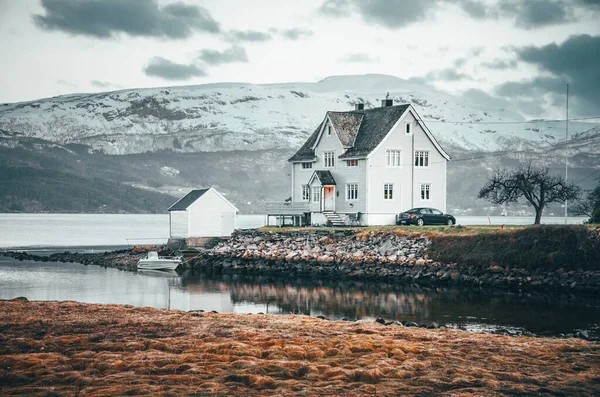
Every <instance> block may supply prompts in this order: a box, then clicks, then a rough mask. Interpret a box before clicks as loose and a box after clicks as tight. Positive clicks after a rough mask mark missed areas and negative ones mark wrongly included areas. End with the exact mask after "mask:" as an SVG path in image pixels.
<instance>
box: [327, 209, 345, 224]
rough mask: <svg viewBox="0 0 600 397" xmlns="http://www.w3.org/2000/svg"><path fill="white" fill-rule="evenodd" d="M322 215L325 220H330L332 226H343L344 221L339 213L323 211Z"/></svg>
mask: <svg viewBox="0 0 600 397" xmlns="http://www.w3.org/2000/svg"><path fill="white" fill-rule="evenodd" d="M323 215H325V218H327V221H329V222H331V225H332V226H344V225H346V222H345V221H344V218H342V217H341V216H340V215H339V214H337V213H335V212H334V211H323Z"/></svg>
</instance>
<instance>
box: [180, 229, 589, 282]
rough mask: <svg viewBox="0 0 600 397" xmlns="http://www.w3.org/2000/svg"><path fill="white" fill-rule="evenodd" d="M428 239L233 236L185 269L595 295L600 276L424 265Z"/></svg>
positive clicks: (337, 234) (345, 234)
mask: <svg viewBox="0 0 600 397" xmlns="http://www.w3.org/2000/svg"><path fill="white" fill-rule="evenodd" d="M431 241H432V237H431V236H427V235H411V234H407V233H404V232H401V231H400V232H381V233H376V232H366V231H362V232H358V233H356V232H355V231H351V230H348V231H334V232H332V231H327V230H322V231H313V232H292V233H273V234H267V233H260V232H257V231H255V230H251V231H241V232H237V233H235V234H234V236H232V238H231V239H230V240H227V241H224V242H221V243H219V244H217V245H216V246H215V247H213V248H211V249H207V250H203V251H200V252H199V255H198V257H197V258H195V259H193V260H191V261H190V263H189V264H188V266H190V267H192V268H197V269H201V270H203V271H208V272H213V273H217V274H218V273H237V274H252V275H270V276H291V277H307V278H318V279H346V280H365V281H381V282H386V283H392V284H393V283H415V284H420V285H425V286H436V285H454V286H457V287H463V286H464V287H488V286H489V287H493V288H509V289H519V290H543V291H545V292H548V291H571V292H583V293H594V294H596V293H600V271H598V270H583V269H565V268H559V269H556V270H547V269H521V268H510V267H502V266H499V265H495V264H490V265H487V266H461V265H460V264H456V263H442V262H439V261H434V260H432V259H431V258H430V257H429V254H428V249H429V247H430V245H431Z"/></svg>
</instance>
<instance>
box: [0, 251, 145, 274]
mask: <svg viewBox="0 0 600 397" xmlns="http://www.w3.org/2000/svg"><path fill="white" fill-rule="evenodd" d="M0 255H4V256H8V257H11V258H14V259H17V260H20V261H41V262H65V263H82V264H84V265H97V266H102V267H112V268H117V269H121V270H136V268H137V263H138V261H139V260H140V258H142V257H143V256H145V253H144V254H142V253H135V252H132V251H131V250H120V251H112V252H103V253H97V254H83V253H77V252H59V253H56V254H51V255H33V254H30V253H27V252H22V251H6V252H0Z"/></svg>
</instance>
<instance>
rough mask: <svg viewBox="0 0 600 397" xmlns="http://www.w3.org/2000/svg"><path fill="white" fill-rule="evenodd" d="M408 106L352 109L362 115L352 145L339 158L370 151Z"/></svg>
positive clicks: (357, 155)
mask: <svg viewBox="0 0 600 397" xmlns="http://www.w3.org/2000/svg"><path fill="white" fill-rule="evenodd" d="M409 107H410V105H398V106H387V107H384V108H373V109H365V110H356V111H353V113H362V114H363V116H364V117H363V119H362V123H361V124H360V128H359V130H358V134H356V140H355V142H354V146H353V147H351V148H350V149H348V150H347V151H346V152H345V153H343V154H342V155H341V156H340V158H341V159H343V158H352V157H364V156H366V155H368V154H369V153H371V152H372V151H373V149H375V148H376V147H377V145H379V143H381V141H382V140H383V138H385V137H386V135H387V134H388V132H390V130H391V129H392V128H393V127H394V125H395V124H396V122H397V121H398V120H399V119H400V118H401V117H402V115H403V114H404V113H405V112H406V111H407V110H408V108H409Z"/></svg>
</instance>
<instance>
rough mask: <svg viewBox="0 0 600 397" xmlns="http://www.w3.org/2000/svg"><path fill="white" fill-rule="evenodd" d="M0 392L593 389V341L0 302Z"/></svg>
mask: <svg viewBox="0 0 600 397" xmlns="http://www.w3.org/2000/svg"><path fill="white" fill-rule="evenodd" d="M0 394H2V395H33V396H48V395H72V396H75V395H78V396H100V395H143V394H146V395H165V396H166V395H196V396H231V395H245V396H259V395H260V396H264V395H271V396H286V395H302V396H358V395H370V396H374V395H378V396H389V395H403V394H413V395H415V394H417V395H436V394H437V395H441V394H443V395H502V394H508V395H515V394H527V395H569V396H572V395H594V394H595V395H598V394H600V346H599V345H597V344H594V343H591V342H587V341H583V340H579V339H562V340H561V339H542V338H530V337H508V336H500V335H489V334H477V333H467V332H463V331H460V330H450V329H445V330H426V329H421V328H404V327H398V326H387V327H386V326H383V325H380V324H377V323H372V322H370V323H351V322H330V321H324V320H319V319H315V318H311V317H306V316H273V315H251V314H247V315H236V314H216V313H186V312H181V311H167V310H156V309H150V308H134V307H131V306H119V305H89V304H80V303H75V302H27V301H1V302H0Z"/></svg>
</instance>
